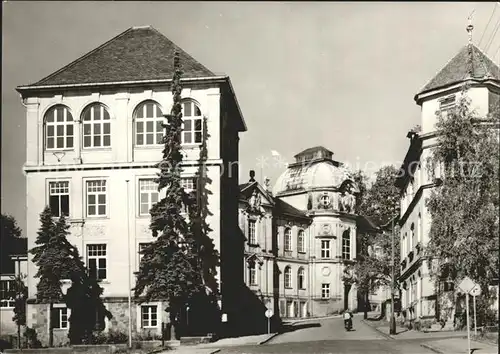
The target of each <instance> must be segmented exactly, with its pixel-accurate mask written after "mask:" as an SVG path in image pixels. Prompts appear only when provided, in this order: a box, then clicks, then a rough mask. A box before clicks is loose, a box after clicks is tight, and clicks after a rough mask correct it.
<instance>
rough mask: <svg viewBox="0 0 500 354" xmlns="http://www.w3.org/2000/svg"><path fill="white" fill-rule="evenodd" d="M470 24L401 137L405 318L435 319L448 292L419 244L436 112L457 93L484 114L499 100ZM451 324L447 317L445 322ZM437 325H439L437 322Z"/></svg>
mask: <svg viewBox="0 0 500 354" xmlns="http://www.w3.org/2000/svg"><path fill="white" fill-rule="evenodd" d="M473 29H474V27H473V25H472V24H471V23H470V22H469V25H468V26H467V27H466V31H467V33H468V43H467V45H465V46H464V47H463V48H461V49H460V50H459V52H458V53H457V54H456V55H455V56H454V57H453V58H452V59H451V60H450V61H449V62H448V63H447V64H446V65H445V66H444V68H443V69H441V70H440V71H439V72H438V73H437V75H436V76H434V77H433V78H432V79H431V80H430V81H429V82H428V83H427V84H426V85H425V86H424V87H423V88H422V89H421V90H420V91H419V92H418V93H417V94H416V95H415V97H414V99H415V102H416V103H417V104H418V105H419V106H420V107H421V124H420V129H419V130H411V131H409V132H408V134H407V137H408V138H409V140H410V146H409V148H408V151H407V153H406V156H405V157H404V162H403V164H402V166H401V169H402V172H404V173H401V174H400V175H401V176H400V177H399V178H398V179H397V180H396V186H397V187H398V188H399V189H400V192H401V214H400V218H399V226H400V240H399V241H400V246H401V247H400V249H401V263H400V264H399V267H400V272H401V275H400V278H399V279H398V280H399V284H400V289H401V309H402V315H403V317H404V318H405V320H406V321H407V322H413V321H422V322H426V321H428V322H432V321H433V320H434V319H436V318H437V319H440V315H441V313H440V311H436V309H439V308H440V307H439V305H438V301H439V297H440V295H441V294H442V293H443V292H449V291H453V284H452V283H450V282H448V281H447V280H444V281H443V282H441V283H440V284H439V287H438V288H436V287H435V286H434V282H433V280H432V279H431V278H430V275H429V264H428V262H426V261H424V260H425V258H424V249H425V246H426V244H427V243H428V242H429V231H430V226H431V219H430V215H429V213H428V211H427V209H426V207H425V200H426V199H427V198H428V197H429V195H430V193H431V189H432V188H433V187H434V186H435V183H436V181H434V180H430V178H429V174H428V173H427V170H426V168H427V166H426V163H425V161H427V158H428V157H429V156H430V154H431V153H432V146H433V145H435V144H436V135H435V124H436V121H437V117H436V112H437V111H441V112H442V114H443V115H446V112H447V111H448V110H449V109H451V108H452V107H454V106H455V105H456V103H457V101H458V99H459V96H460V95H461V94H465V95H467V96H468V97H469V98H470V101H471V106H472V108H473V109H474V110H475V111H476V112H477V114H478V115H479V116H483V117H485V116H486V115H487V114H488V113H489V112H491V110H492V108H493V107H494V106H495V105H496V104H498V102H499V101H500V69H499V67H498V66H497V65H496V64H495V63H494V62H493V61H492V60H491V59H490V58H489V57H488V56H487V55H486V54H485V53H483V52H482V51H481V50H480V49H479V48H478V47H477V46H475V45H474V44H473V42H472V33H473ZM446 326H448V327H452V326H453V316H451V320H450V317H449V318H448V322H447V324H446ZM439 327H440V326H439Z"/></svg>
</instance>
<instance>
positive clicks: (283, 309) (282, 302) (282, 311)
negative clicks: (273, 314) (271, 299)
mask: <svg viewBox="0 0 500 354" xmlns="http://www.w3.org/2000/svg"><path fill="white" fill-rule="evenodd" d="M279 310H280V317H286V302H285V300H280V305H279Z"/></svg>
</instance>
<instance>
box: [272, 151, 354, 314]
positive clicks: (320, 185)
mask: <svg viewBox="0 0 500 354" xmlns="http://www.w3.org/2000/svg"><path fill="white" fill-rule="evenodd" d="M295 160H296V161H295V163H293V164H290V165H289V166H288V168H287V170H286V171H285V172H283V174H282V175H281V176H280V177H279V178H278V180H277V181H276V184H275V186H274V189H273V195H274V197H275V198H279V199H281V200H283V201H285V202H287V203H288V204H290V205H292V206H293V207H295V208H296V209H299V210H301V211H304V212H305V213H307V215H308V216H309V217H311V218H312V220H313V222H312V223H311V225H310V226H309V230H308V232H307V234H308V235H309V240H308V242H307V245H308V248H309V249H308V254H309V259H308V262H309V268H310V281H309V286H310V291H311V299H312V300H313V303H312V311H313V313H314V315H316V316H318V315H322V314H324V315H326V314H329V313H334V312H337V311H342V310H343V309H345V308H351V309H353V308H355V307H356V306H357V304H356V291H355V289H351V287H350V286H349V285H346V286H344V282H343V281H342V276H343V271H344V264H345V263H346V262H352V261H354V259H355V256H356V220H357V215H356V214H355V212H356V211H355V204H356V196H357V194H358V193H359V189H358V186H357V185H356V183H355V182H354V180H353V178H352V175H351V173H350V172H349V170H348V169H347V168H346V167H345V166H344V165H343V164H342V163H340V162H338V161H335V160H334V159H333V152H331V151H330V150H328V149H326V148H324V147H322V146H317V147H313V148H309V149H306V150H304V151H302V152H300V153H298V154H297V155H295Z"/></svg>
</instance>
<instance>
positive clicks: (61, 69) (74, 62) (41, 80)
mask: <svg viewBox="0 0 500 354" xmlns="http://www.w3.org/2000/svg"><path fill="white" fill-rule="evenodd" d="M133 29H134V27H130V28H127V29H126V30H125V31H123V32H122V33H120V34H117V35H116V36H114V37H113V38H111V39H110V40H108V41H106V42H104V43H103V44H101V45H100V46H98V47H97V48H94V49H92V50H91V51H90V52H87V53H86V54H84V55H82V56H80V57H79V58H77V59H75V60H73V61H72V62H71V63H69V64H66V65H65V66H63V67H62V68H60V69H59V70H57V71H56V72H53V73H52V74H50V75H48V76H46V77H44V78H42V79H40V80H38V81H36V82H35V83H36V84H39V83H41V82H43V81H46V80H48V79H50V78H52V77H53V76H55V75H57V74H59V73H60V72H62V71H64V70H66V69H68V68H70V67H72V66H74V65H76V64H78V63H79V62H81V61H82V60H83V59H85V58H87V57H89V56H90V55H91V54H94V53H96V52H97V51H99V50H102V49H103V48H104V47H105V46H107V45H109V44H110V43H111V42H113V41H114V40H116V39H118V38H120V37H122V36H124V35H125V34H126V33H128V32H130V31H132V30H133ZM31 85H34V84H31ZM27 86H29V85H27Z"/></svg>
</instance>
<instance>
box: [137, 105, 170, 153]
mask: <svg viewBox="0 0 500 354" xmlns="http://www.w3.org/2000/svg"><path fill="white" fill-rule="evenodd" d="M134 120H135V144H136V145H137V146H145V145H159V144H161V143H162V139H163V135H164V128H163V126H162V123H163V112H162V111H161V109H160V106H159V105H158V103H156V102H154V101H145V102H142V103H141V104H140V105H138V106H137V108H136V109H135V113H134Z"/></svg>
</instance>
